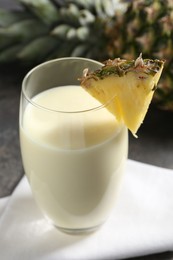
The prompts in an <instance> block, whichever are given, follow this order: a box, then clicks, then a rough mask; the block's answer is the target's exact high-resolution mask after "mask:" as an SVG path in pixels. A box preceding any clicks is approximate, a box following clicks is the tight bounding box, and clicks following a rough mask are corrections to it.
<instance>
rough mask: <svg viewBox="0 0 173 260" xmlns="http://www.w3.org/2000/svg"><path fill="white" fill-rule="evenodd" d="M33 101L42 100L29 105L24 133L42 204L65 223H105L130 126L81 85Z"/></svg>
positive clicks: (25, 151) (23, 143)
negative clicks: (116, 117)
mask: <svg viewBox="0 0 173 260" xmlns="http://www.w3.org/2000/svg"><path fill="white" fill-rule="evenodd" d="M32 101H33V102H34V103H36V104H38V105H39V106H37V105H33V104H31V103H29V104H28V105H27V106H26V109H25V111H24V115H23V123H22V126H20V139H21V151H22V158H23V164H24V169H25V172H26V175H27V177H28V180H29V182H30V185H31V188H32V191H33V194H34V197H35V199H36V201H37V202H38V205H39V206H40V208H41V209H42V211H43V212H44V214H45V215H46V216H47V217H48V218H49V219H50V220H51V221H52V222H53V223H54V224H55V225H56V226H58V227H61V228H64V229H85V228H92V227H96V226H98V225H100V224H102V223H103V222H104V221H105V219H106V218H107V216H108V215H109V211H110V209H111V207H112V204H113V200H114V199H115V197H116V193H117V189H118V186H119V181H120V178H121V176H122V172H123V168H124V164H125V160H126V158H127V149H128V140H127V139H128V138H127V129H126V128H125V127H124V126H123V125H121V124H118V123H117V121H116V119H115V117H114V116H113V115H112V114H111V113H110V112H109V111H108V110H107V109H106V108H104V107H99V108H97V109H92V108H94V107H98V106H100V103H99V102H98V101H97V100H95V99H94V98H93V97H91V96H90V95H89V94H88V93H86V92H85V91H84V90H83V89H82V88H81V87H79V86H64V87H56V88H52V89H49V90H46V91H44V92H42V93H40V94H38V95H37V96H35V97H34V98H33V99H32ZM40 106H42V107H44V108H47V109H44V108H41V107H40ZM84 110H85V111H84ZM58 111H59V112H58ZM77 111H78V112H77ZM79 111H81V112H79ZM65 112H68V113H65ZM69 112H73V113H69Z"/></svg>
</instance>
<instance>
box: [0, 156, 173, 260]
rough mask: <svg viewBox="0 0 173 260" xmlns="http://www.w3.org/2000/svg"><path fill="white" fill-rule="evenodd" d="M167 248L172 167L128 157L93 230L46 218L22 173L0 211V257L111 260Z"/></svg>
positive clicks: (171, 237)
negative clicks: (60, 225) (78, 230)
mask: <svg viewBox="0 0 173 260" xmlns="http://www.w3.org/2000/svg"><path fill="white" fill-rule="evenodd" d="M112 203H114V201H112ZM172 249H173V171H172V170H168V169H163V168H159V167H155V166H151V165H145V164H142V163H138V162H134V161H131V160H128V162H127V167H126V173H125V176H124V180H123V184H122V189H121V192H120V195H119V199H118V201H117V202H116V203H115V205H114V207H113V211H112V213H111V215H110V218H109V219H108V220H107V222H106V223H105V224H104V225H103V226H102V227H101V228H100V229H99V230H98V231H96V232H94V233H90V234H87V235H68V234H65V233H62V232H60V231H58V230H57V229H56V228H55V227H53V226H52V225H50V224H49V223H47V221H46V220H45V219H44V218H43V217H42V214H41V212H40V210H39V209H38V207H37V206H36V204H35V202H34V199H33V197H32V195H31V191H30V188H29V185H28V182H27V180H26V178H25V177H24V178H23V179H22V181H21V182H20V184H19V185H18V187H17V188H16V190H15V191H14V193H13V194H12V196H11V198H10V199H9V202H8V204H7V206H6V209H5V210H4V212H3V214H2V215H1V217H0V258H1V259H3V260H11V259H13V260H23V259H25V260H31V259H32V260H40V259H41V260H64V259H66V260H72V259H75V260H84V259H85V260H90V259H92V260H94V259H100V260H101V259H104V260H106V259H109V260H110V259H124V258H128V257H135V256H140V255H146V254H151V253H156V252H161V251H167V250H172Z"/></svg>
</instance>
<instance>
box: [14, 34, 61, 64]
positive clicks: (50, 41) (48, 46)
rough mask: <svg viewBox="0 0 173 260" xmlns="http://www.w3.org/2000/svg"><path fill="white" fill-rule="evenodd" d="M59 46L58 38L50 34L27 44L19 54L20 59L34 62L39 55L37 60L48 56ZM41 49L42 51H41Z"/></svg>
mask: <svg viewBox="0 0 173 260" xmlns="http://www.w3.org/2000/svg"><path fill="white" fill-rule="evenodd" d="M56 46H57V40H56V39H55V38H53V37H50V36H44V37H41V38H38V39H35V40H34V41H32V42H31V43H29V44H28V45H26V46H25V47H24V48H23V49H22V50H21V51H20V52H19V53H18V55H17V57H18V58H19V59H20V60H23V61H25V60H28V61H29V62H32V61H33V60H35V57H37V62H40V61H41V60H42V59H43V58H45V57H47V56H48V55H49V54H50V52H51V51H52V50H54V49H55V48H56ZM40 50H41V51H40Z"/></svg>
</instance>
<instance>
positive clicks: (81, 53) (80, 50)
mask: <svg viewBox="0 0 173 260" xmlns="http://www.w3.org/2000/svg"><path fill="white" fill-rule="evenodd" d="M88 48H89V47H88V45H87V44H80V45H78V46H77V47H75V48H74V50H73V51H72V53H71V56H72V57H85V55H86V52H87V51H88Z"/></svg>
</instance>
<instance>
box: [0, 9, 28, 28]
mask: <svg viewBox="0 0 173 260" xmlns="http://www.w3.org/2000/svg"><path fill="white" fill-rule="evenodd" d="M28 17H29V15H28V14H27V13H25V12H24V11H23V12H21V11H13V12H12V11H7V10H4V9H1V8H0V27H8V26H9V25H11V24H13V23H16V22H18V21H21V20H24V19H28Z"/></svg>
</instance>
